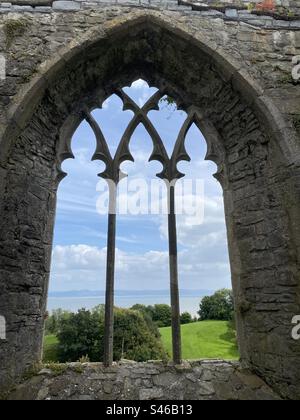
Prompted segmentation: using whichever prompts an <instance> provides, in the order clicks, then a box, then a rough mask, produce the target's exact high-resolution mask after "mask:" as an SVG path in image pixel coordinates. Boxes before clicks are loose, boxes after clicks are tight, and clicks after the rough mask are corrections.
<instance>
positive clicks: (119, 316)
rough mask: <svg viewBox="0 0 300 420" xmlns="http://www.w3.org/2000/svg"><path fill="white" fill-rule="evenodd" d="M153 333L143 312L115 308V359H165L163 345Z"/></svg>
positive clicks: (157, 334) (139, 360)
mask: <svg viewBox="0 0 300 420" xmlns="http://www.w3.org/2000/svg"><path fill="white" fill-rule="evenodd" d="M158 336H159V333H158V331H157V333H156V334H154V333H153V326H152V328H149V325H148V323H147V322H146V321H145V318H144V317H143V315H142V313H141V312H139V311H133V310H130V309H120V308H116V309H115V327H114V359H115V360H120V359H121V358H125V359H129V360H135V361H137V362H143V361H147V360H155V359H156V360H157V359H164V358H165V357H166V354H165V351H164V349H163V345H162V343H161V341H160V339H158Z"/></svg>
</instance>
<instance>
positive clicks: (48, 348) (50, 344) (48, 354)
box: [43, 335, 58, 362]
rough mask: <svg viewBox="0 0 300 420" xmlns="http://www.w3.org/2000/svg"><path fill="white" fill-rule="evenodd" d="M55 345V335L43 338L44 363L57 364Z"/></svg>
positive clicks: (56, 341)
mask: <svg viewBox="0 0 300 420" xmlns="http://www.w3.org/2000/svg"><path fill="white" fill-rule="evenodd" d="M57 344H58V339H57V338H56V336H55V335H46V336H45V338H44V354H43V361H44V362H57V360H58V358H57V353H56V352H57Z"/></svg>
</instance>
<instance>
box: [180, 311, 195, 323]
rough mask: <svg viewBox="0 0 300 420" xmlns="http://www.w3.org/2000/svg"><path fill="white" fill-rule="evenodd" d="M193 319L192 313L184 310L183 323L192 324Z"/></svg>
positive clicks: (181, 320)
mask: <svg viewBox="0 0 300 420" xmlns="http://www.w3.org/2000/svg"><path fill="white" fill-rule="evenodd" d="M192 322H194V321H193V318H192V315H191V314H190V313H189V312H183V313H182V314H181V316H180V323H181V325H185V324H191V323H192Z"/></svg>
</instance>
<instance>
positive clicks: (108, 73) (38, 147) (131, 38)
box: [0, 11, 300, 397]
mask: <svg viewBox="0 0 300 420" xmlns="http://www.w3.org/2000/svg"><path fill="white" fill-rule="evenodd" d="M57 54H58V58H57V57H55V58H54V59H51V58H50V59H48V60H47V59H45V61H44V62H43V63H42V64H41V65H40V66H39V68H38V73H37V76H36V77H35V78H34V79H33V80H32V82H30V83H29V84H28V85H27V86H25V88H24V90H23V91H22V92H20V93H19V94H18V96H17V97H16V99H15V101H14V103H12V104H11V107H10V108H9V110H8V122H7V124H6V125H4V126H3V130H2V137H1V143H0V145H1V152H0V153H1V155H0V157H1V159H0V162H1V171H2V173H3V176H2V180H1V182H0V191H1V195H2V197H3V201H2V203H1V207H0V215H1V221H0V231H1V242H0V247H1V248H0V249H1V253H0V262H1V268H0V270H1V280H2V281H1V287H2V290H1V297H0V302H1V308H2V309H1V310H2V311H3V314H1V315H4V316H5V318H6V320H7V337H8V339H7V340H6V341H5V342H4V343H1V359H2V360H3V362H2V364H1V367H0V373H1V380H0V385H1V386H4V385H5V384H7V383H8V382H9V380H10V379H11V380H14V379H15V378H16V377H18V376H20V375H21V374H22V373H23V372H24V370H26V368H27V367H29V366H30V365H32V364H33V363H34V362H36V361H37V360H39V358H40V355H41V346H42V336H43V323H44V314H45V310H46V299H47V289H48V277H49V268H50V257H51V248H52V231H53V224H54V215H55V202H56V190H57V185H58V182H59V180H60V179H61V175H60V171H59V168H60V164H61V162H62V160H64V159H65V158H67V157H71V156H72V152H71V148H70V140H71V137H72V135H73V133H74V131H75V129H76V128H77V126H78V125H79V123H80V122H81V121H82V119H83V111H84V110H85V109H88V110H92V109H94V108H95V107H98V106H101V104H102V103H103V101H104V100H105V99H106V98H107V97H108V96H110V95H111V94H112V93H114V92H115V91H116V90H117V89H119V88H121V87H123V86H125V85H128V84H130V83H131V82H133V81H134V80H136V79H137V78H143V79H144V80H146V81H147V82H148V83H149V84H150V85H153V86H156V87H158V88H159V89H160V90H161V91H163V92H165V93H166V94H169V95H170V96H172V97H174V98H175V99H176V101H177V103H178V104H179V106H180V107H181V108H182V109H184V110H188V109H189V108H190V107H196V108H197V112H198V115H199V117H198V119H197V125H198V126H199V128H200V129H201V131H202V132H203V134H204V136H205V138H206V140H207V143H208V156H207V158H208V159H211V160H213V161H214V162H215V163H216V164H217V165H218V175H217V177H218V179H219V180H220V182H221V184H222V186H223V189H224V201H225V213H226V221H227V230H228V240H229V253H230V260H231V270H232V281H233V288H234V295H235V302H236V317H237V326H238V335H239V345H240V350H241V356H242V362H243V363H244V364H246V365H247V366H248V367H250V368H251V369H252V370H253V371H255V372H256V373H258V374H259V375H260V376H262V377H263V378H264V379H265V380H267V381H268V382H269V383H270V384H271V385H273V386H274V387H275V388H276V389H277V390H279V391H280V392H281V394H282V395H284V396H290V397H296V396H298V397H299V383H300V377H299V372H300V368H299V355H300V349H299V345H298V343H295V341H293V340H292V338H291V334H290V331H291V320H292V318H293V316H294V315H295V314H297V311H298V312H299V311H300V273H299V252H300V251H299V249H300V233H299V225H300V220H299V219H300V216H299V215H300V211H299V209H300V194H299V177H300V170H299V168H300V166H299V161H300V154H299V144H298V143H297V142H296V136H295V133H294V131H293V128H292V127H291V125H290V123H289V122H288V121H286V120H285V119H284V117H283V116H282V115H281V114H280V112H279V111H278V110H277V109H276V107H275V106H274V104H273V103H272V101H270V100H269V98H268V97H266V96H265V95H264V91H263V89H262V87H260V85H259V83H257V81H254V80H252V79H251V77H250V76H249V75H248V74H247V73H246V72H245V70H244V68H243V66H242V63H237V62H236V60H235V59H233V58H231V57H228V56H226V54H225V52H224V51H222V50H221V49H220V48H218V47H217V46H215V45H214V44H213V43H212V42H211V41H210V40H209V39H208V37H207V36H206V35H205V33H204V32H203V31H199V33H197V31H195V30H194V29H193V28H188V29H186V30H184V28H183V25H182V24H181V22H180V21H177V20H176V19H175V18H174V19H173V18H171V17H170V16H168V17H167V18H164V17H163V16H161V15H159V14H158V13H156V12H154V11H153V12H152V11H147V12H146V11H143V12H141V11H139V12H136V11H134V12H132V15H131V14H130V13H129V14H127V15H126V16H123V15H122V16H120V18H119V20H115V21H114V20H112V21H111V20H107V21H104V22H103V23H102V25H93V24H91V29H90V30H89V31H88V32H87V34H86V35H85V36H84V37H83V39H78V40H77V39H75V40H74V41H72V42H71V43H70V44H69V45H68V46H67V47H64V48H61V49H60V50H59V51H57ZM270 331H272V334H270ZM2 355H3V357H2Z"/></svg>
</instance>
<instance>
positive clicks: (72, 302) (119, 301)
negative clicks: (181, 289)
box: [48, 295, 201, 316]
mask: <svg viewBox="0 0 300 420" xmlns="http://www.w3.org/2000/svg"><path fill="white" fill-rule="evenodd" d="M200 301H201V297H195V296H188V297H185V296H183V297H181V299H180V302H181V312H190V313H191V314H192V315H193V316H194V315H197V311H198V310H199V303H200ZM103 303H104V297H103V296H99V297H97V296H91V297H81V296H78V297H77V296H76V297H73V296H72V297H49V298H48V311H52V310H53V309H59V308H62V309H65V310H69V311H73V312H76V311H77V310H78V309H81V308H85V309H91V308H94V307H95V306H97V305H100V304H103ZM136 303H141V304H144V305H154V304H155V303H167V304H168V305H169V304H170V298H169V297H168V296H157V295H155V296H151V295H148V296H136V295H132V296H130V295H129V296H116V297H115V304H116V306H119V307H121V308H130V307H131V306H133V305H134V304H136Z"/></svg>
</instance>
